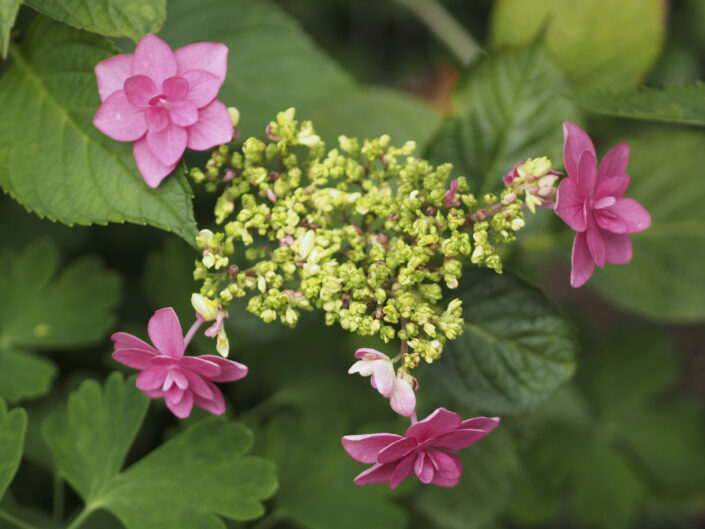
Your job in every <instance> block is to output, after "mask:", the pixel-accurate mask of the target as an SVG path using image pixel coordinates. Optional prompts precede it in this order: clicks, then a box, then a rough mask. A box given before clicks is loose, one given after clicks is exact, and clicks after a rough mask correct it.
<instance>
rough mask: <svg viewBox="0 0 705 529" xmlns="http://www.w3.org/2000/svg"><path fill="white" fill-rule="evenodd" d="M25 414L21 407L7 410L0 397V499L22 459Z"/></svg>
mask: <svg viewBox="0 0 705 529" xmlns="http://www.w3.org/2000/svg"><path fill="white" fill-rule="evenodd" d="M26 429H27V414H26V413H25V411H24V410H23V409H22V408H15V409H14V410H11V411H9V412H8V411H7V406H6V405H5V401H3V400H2V398H0V447H1V448H0V499H2V497H3V495H4V494H5V491H6V490H7V487H8V486H9V485H10V482H11V481H12V478H14V477H15V472H17V467H19V466H20V459H22V448H23V446H24V434H25V430H26Z"/></svg>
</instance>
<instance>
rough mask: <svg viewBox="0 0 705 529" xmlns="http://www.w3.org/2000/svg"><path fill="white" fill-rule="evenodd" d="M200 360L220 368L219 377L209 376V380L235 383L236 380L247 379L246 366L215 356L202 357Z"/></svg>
mask: <svg viewBox="0 0 705 529" xmlns="http://www.w3.org/2000/svg"><path fill="white" fill-rule="evenodd" d="M198 358H201V359H203V360H208V361H209V362H213V363H214V364H216V365H217V366H218V367H220V374H219V375H217V376H208V378H209V379H210V380H212V381H213V382H234V381H236V380H240V379H241V378H245V376H246V375H247V366H246V365H245V364H241V363H239V362H235V361H233V360H228V359H227V358H223V357H221V356H215V355H201V356H199V357H198ZM204 376H206V375H204Z"/></svg>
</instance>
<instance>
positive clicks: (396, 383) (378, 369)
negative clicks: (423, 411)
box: [348, 348, 417, 417]
mask: <svg viewBox="0 0 705 529" xmlns="http://www.w3.org/2000/svg"><path fill="white" fill-rule="evenodd" d="M355 358H359V360H358V361H357V362H355V363H354V364H353V365H352V367H351V368H350V369H348V373H349V374H351V375H352V374H354V373H360V375H362V376H363V377H371V378H370V384H372V387H373V388H375V389H376V390H377V391H379V392H380V394H381V395H382V396H383V397H385V398H388V399H389V404H390V405H391V407H392V409H393V410H394V411H395V412H397V413H398V414H399V415H403V416H404V417H411V415H413V414H414V410H415V409H416V395H415V394H414V389H415V388H412V387H411V384H410V383H409V381H408V380H407V377H408V378H411V380H412V382H413V383H414V386H416V385H417V383H416V379H414V378H413V377H411V376H409V375H406V376H405V375H404V374H403V373H401V372H399V373H395V372H394V364H393V363H392V361H391V360H390V359H389V357H388V356H387V355H386V354H384V353H381V352H379V351H377V350H375V349H367V348H362V349H358V350H357V351H355Z"/></svg>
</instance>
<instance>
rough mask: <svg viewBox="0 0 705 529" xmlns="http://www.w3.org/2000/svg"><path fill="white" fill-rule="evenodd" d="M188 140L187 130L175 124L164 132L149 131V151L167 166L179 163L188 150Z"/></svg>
mask: <svg viewBox="0 0 705 529" xmlns="http://www.w3.org/2000/svg"><path fill="white" fill-rule="evenodd" d="M187 138H188V133H187V132H186V129H185V128H183V127H179V126H178V125H175V124H173V123H172V124H170V125H169V126H167V128H165V129H164V130H160V131H155V130H149V131H147V145H148V146H149V150H150V151H152V154H153V155H154V156H155V157H156V158H157V160H159V161H160V162H161V163H163V164H164V165H165V166H169V165H173V164H176V163H178V162H179V160H180V159H181V156H182V155H183V154H184V149H186V140H187Z"/></svg>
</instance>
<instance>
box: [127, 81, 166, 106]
mask: <svg viewBox="0 0 705 529" xmlns="http://www.w3.org/2000/svg"><path fill="white" fill-rule="evenodd" d="M158 90H159V89H158V88H157V85H155V84H154V81H152V80H151V79H150V78H149V77H147V76H146V75H133V76H132V77H130V78H128V79H127V81H125V95H126V96H127V100H128V101H129V102H130V104H131V105H133V106H135V107H137V108H147V107H148V106H149V100H150V99H152V98H153V97H154V96H155V95H157V94H158Z"/></svg>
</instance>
